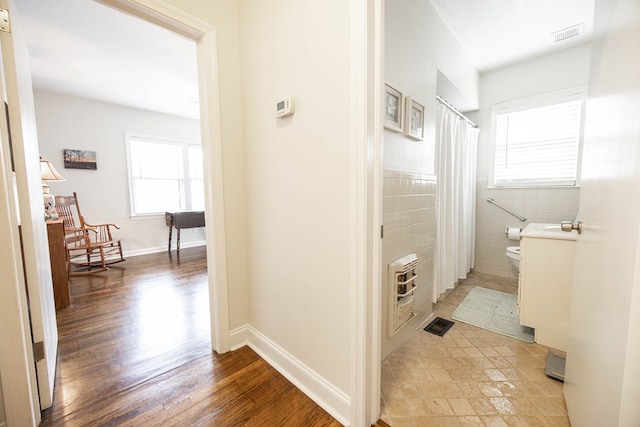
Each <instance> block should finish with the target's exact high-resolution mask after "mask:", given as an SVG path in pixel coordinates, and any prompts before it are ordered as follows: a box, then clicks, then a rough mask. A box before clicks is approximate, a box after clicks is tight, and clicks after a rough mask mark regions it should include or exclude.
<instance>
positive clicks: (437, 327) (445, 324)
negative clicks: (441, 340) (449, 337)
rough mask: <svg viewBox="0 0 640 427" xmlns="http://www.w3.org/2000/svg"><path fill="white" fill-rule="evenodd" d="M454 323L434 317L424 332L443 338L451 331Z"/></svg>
mask: <svg viewBox="0 0 640 427" xmlns="http://www.w3.org/2000/svg"><path fill="white" fill-rule="evenodd" d="M455 324H456V322H452V321H451V320H447V319H443V318H442V317H436V318H435V319H434V320H433V322H431V323H429V324H428V325H427V327H426V328H424V330H425V331H427V332H431V333H432V334H434V335H438V336H439V337H441V336H444V334H446V333H447V331H449V329H451V327H452V326H453V325H455Z"/></svg>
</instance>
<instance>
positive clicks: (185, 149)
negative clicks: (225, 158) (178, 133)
mask: <svg viewBox="0 0 640 427" xmlns="http://www.w3.org/2000/svg"><path fill="white" fill-rule="evenodd" d="M131 139H135V140H138V141H143V142H150V143H157V144H167V145H173V146H179V147H181V148H182V153H183V155H182V176H181V177H180V181H181V184H182V190H183V194H182V200H181V202H182V201H183V202H184V204H185V207H184V210H189V209H191V208H192V207H191V179H192V178H191V177H190V176H189V167H188V166H189V148H190V147H192V146H197V147H200V149H201V150H202V144H201V143H200V142H198V141H196V140H190V139H179V138H172V137H165V136H157V135H149V134H142V133H136V132H125V152H126V156H127V184H128V187H129V218H130V219H155V218H163V217H164V212H153V213H137V212H136V210H135V206H136V203H135V192H134V186H133V173H132V167H131V160H132V159H131ZM203 167H204V166H203ZM203 179H204V177H203Z"/></svg>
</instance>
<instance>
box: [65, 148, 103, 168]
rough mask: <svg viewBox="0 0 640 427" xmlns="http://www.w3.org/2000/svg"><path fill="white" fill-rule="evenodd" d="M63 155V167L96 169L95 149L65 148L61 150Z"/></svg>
mask: <svg viewBox="0 0 640 427" xmlns="http://www.w3.org/2000/svg"><path fill="white" fill-rule="evenodd" d="M63 155H64V168H65V169H90V170H97V169H98V164H97V163H96V152H95V151H87V150H71V149H68V148H65V149H64V150H63Z"/></svg>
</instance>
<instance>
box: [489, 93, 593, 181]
mask: <svg viewBox="0 0 640 427" xmlns="http://www.w3.org/2000/svg"><path fill="white" fill-rule="evenodd" d="M582 105H583V95H582V94H579V95H575V94H574V95H573V96H569V97H567V96H564V97H562V98H559V99H556V100H555V101H553V102H551V103H550V102H548V101H547V102H546V103H545V105H539V106H532V105H531V104H530V105H529V106H521V107H520V108H517V109H515V108H512V109H505V110H498V111H497V112H495V113H494V114H495V135H494V137H495V164H494V185H495V186H496V187H515V186H518V187H523V186H525V187H526V186H549V185H556V186H561V185H563V186H574V185H576V183H577V178H578V157H579V149H580V138H581V129H582Z"/></svg>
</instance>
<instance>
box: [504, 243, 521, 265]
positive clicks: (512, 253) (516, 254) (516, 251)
mask: <svg viewBox="0 0 640 427" xmlns="http://www.w3.org/2000/svg"><path fill="white" fill-rule="evenodd" d="M506 254H507V258H509V261H511V264H513V265H514V266H515V267H516V268H517V269H518V270H520V246H509V247H507V252H506Z"/></svg>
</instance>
